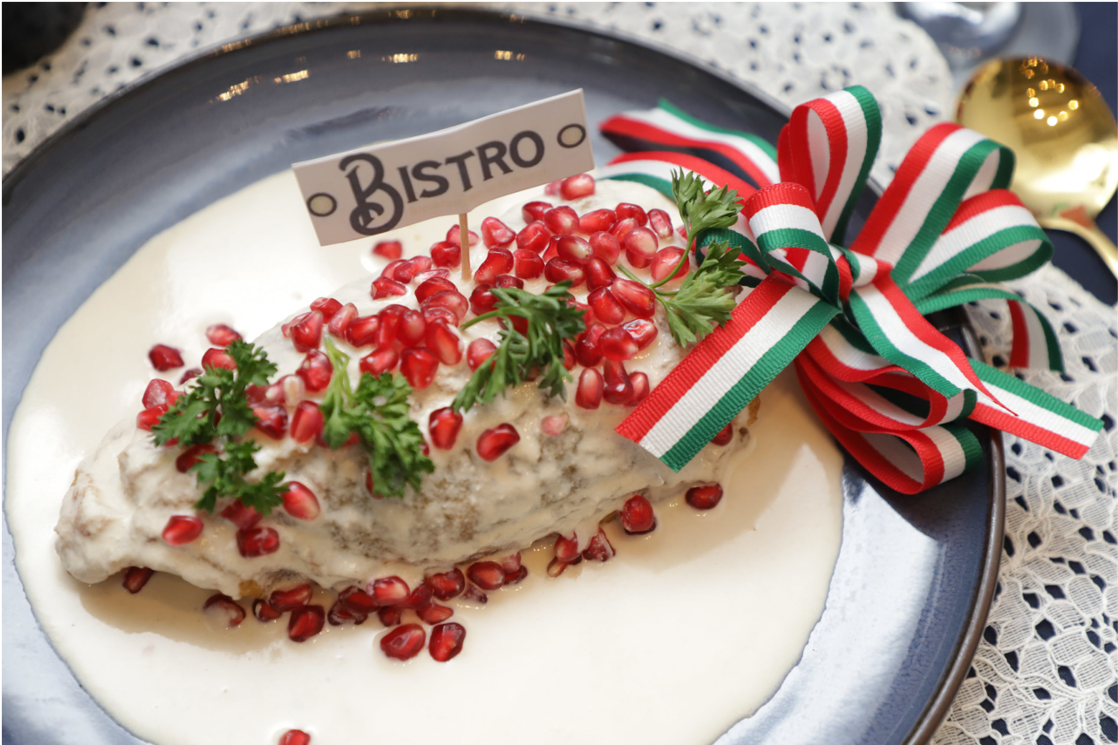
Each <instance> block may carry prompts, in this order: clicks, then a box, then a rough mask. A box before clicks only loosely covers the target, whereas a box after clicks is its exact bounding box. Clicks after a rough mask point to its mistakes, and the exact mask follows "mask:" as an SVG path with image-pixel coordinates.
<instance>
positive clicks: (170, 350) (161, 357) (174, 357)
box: [148, 344, 183, 372]
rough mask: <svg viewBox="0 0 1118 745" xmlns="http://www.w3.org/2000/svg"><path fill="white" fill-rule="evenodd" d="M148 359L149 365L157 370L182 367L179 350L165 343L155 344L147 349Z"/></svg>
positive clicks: (164, 370) (163, 370) (162, 370)
mask: <svg viewBox="0 0 1118 745" xmlns="http://www.w3.org/2000/svg"><path fill="white" fill-rule="evenodd" d="M148 359H149V360H151V366H152V367H154V368H155V369H156V370H158V371H159V372H166V371H167V370H174V369H175V368H176V367H182V365H183V362H182V355H181V354H179V350H177V349H175V348H174V347H169V346H167V345H166V344H156V345H155V346H154V347H152V348H151V349H150V350H149V351H148Z"/></svg>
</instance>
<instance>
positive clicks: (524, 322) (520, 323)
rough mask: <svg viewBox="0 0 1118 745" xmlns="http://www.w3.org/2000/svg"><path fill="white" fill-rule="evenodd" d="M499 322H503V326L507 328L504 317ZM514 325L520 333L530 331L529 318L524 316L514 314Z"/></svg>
mask: <svg viewBox="0 0 1118 745" xmlns="http://www.w3.org/2000/svg"><path fill="white" fill-rule="evenodd" d="M498 323H499V324H501V328H505V321H504V319H501V320H499V321H498ZM512 327H513V328H514V329H516V331H517V333H519V334H522V335H523V334H527V333H528V319H527V318H522V317H520V316H512Z"/></svg>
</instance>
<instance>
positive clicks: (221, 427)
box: [151, 340, 285, 515]
mask: <svg viewBox="0 0 1118 745" xmlns="http://www.w3.org/2000/svg"><path fill="white" fill-rule="evenodd" d="M225 351H226V352H227V353H228V354H229V356H230V357H232V358H233V361H234V362H236V363H237V369H236V370H227V369H225V368H221V367H207V368H206V369H205V371H203V373H202V374H201V375H199V376H198V377H196V378H194V380H193V381H192V382H193V385H192V387H191V389H190V390H189V391H187V392H186V393H184V394H183V395H182V396H180V397H179V399H178V401H176V402H175V404H174V405H173V406H172V407H171V408H170V409H169V410H168V411H167V413H166V414H164V415H163V416H162V417H160V419H159V422H157V423H156V424H155V426H153V427H152V428H151V433H152V438H153V439H154V440H155V444H156V445H166V444H168V443H169V442H171V441H172V440H177V443H178V444H179V445H182V446H183V447H192V446H194V445H204V444H209V443H214V444H215V447H216V446H220V447H219V448H217V449H218V450H219V452H216V453H202V454H200V455H199V462H198V463H195V464H194V465H193V466H192V467H191V469H190V470H191V471H193V472H194V474H195V475H196V476H197V478H198V484H199V485H200V486H201V485H203V484H209V486H207V487H206V490H205V492H203V494H202V498H201V499H199V500H198V501H197V502H196V503H195V505H194V506H195V508H197V509H200V510H205V511H207V512H213V510H214V507H215V506H216V505H217V500H218V498H219V497H232V498H234V499H239V500H240V501H241V502H243V503H244V504H245V506H247V507H252V508H253V509H255V510H256V511H257V512H259V513H260V514H262V515H268V514H270V513H271V511H272V508H274V507H276V506H278V505H279V504H280V503H282V502H283V498H282V497H283V493H284V491H285V489H284V488H283V487H282V486H281V482H282V481H283V476H284V475H283V473H276V472H275V471H269V472H268V473H266V474H265V475H264V477H263V478H262V479H260V481H258V482H253V483H250V482H248V481H246V480H245V475H246V474H248V473H250V472H251V471H254V470H256V460H255V459H254V458H253V454H254V453H256V451H258V450H259V449H260V446H259V445H257V444H256V443H255V442H253V441H251V440H249V441H247V442H246V441H239V440H237V439H236V438H239V437H242V436H243V435H245V434H246V433H247V432H248V431H249V430H250V429H252V428H253V427H254V426H256V421H257V419H256V414H254V413H253V411H252V407H251V406H250V405H249V403H248V398H247V397H246V396H245V389H246V388H247V387H248V386H250V385H257V386H264V385H267V384H268V379H269V378H270V377H271V376H272V375H274V374H275V372H276V366H275V364H274V363H272V362H271V361H269V360H268V356H267V354H265V353H264V350H263V349H262V348H260V347H256V346H253V345H252V344H249V343H248V342H245V341H241V340H237V341H234V342H233V343H231V344H230V345H229V346H227V347H226V348H225ZM223 456H224V457H223Z"/></svg>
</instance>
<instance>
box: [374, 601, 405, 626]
mask: <svg viewBox="0 0 1118 745" xmlns="http://www.w3.org/2000/svg"><path fill="white" fill-rule="evenodd" d="M403 617H404V609H403V608H397V607H394V606H393V607H389V608H381V609H380V610H378V611H377V618H379V619H380V622H381V625H383V626H384V628H386V629H387V628H389V627H391V626H395V625H396V624H398V623H400V619H402V618H403Z"/></svg>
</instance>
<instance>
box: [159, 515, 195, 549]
mask: <svg viewBox="0 0 1118 745" xmlns="http://www.w3.org/2000/svg"><path fill="white" fill-rule="evenodd" d="M200 535H202V521H201V520H199V519H198V518H196V517H194V516H193V515H172V516H171V519H170V520H168V521H167V525H166V527H164V528H163V541H164V543H166V544H167V545H168V546H185V545H186V544H188V543H190V542H191V541H193V540H194V539H195V538H197V537H198V536H200Z"/></svg>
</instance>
